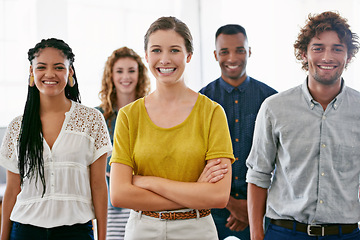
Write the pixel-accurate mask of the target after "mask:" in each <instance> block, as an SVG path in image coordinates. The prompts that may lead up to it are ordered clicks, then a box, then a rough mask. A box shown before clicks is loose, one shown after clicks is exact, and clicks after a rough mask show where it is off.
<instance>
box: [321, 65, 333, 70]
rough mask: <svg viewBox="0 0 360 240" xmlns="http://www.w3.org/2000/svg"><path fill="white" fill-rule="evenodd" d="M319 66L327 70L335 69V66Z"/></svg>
mask: <svg viewBox="0 0 360 240" xmlns="http://www.w3.org/2000/svg"><path fill="white" fill-rule="evenodd" d="M319 68H321V69H325V70H331V69H334V68H335V66H321V65H320V66H319Z"/></svg>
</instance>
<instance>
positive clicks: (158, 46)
mask: <svg viewBox="0 0 360 240" xmlns="http://www.w3.org/2000/svg"><path fill="white" fill-rule="evenodd" d="M174 47H177V48H181V46H180V45H171V46H170V48H174ZM150 48H161V45H152V46H150Z"/></svg>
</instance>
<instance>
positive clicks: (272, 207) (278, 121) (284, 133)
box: [246, 81, 360, 224]
mask: <svg viewBox="0 0 360 240" xmlns="http://www.w3.org/2000/svg"><path fill="white" fill-rule="evenodd" d="M246 163H247V166H248V168H249V170H248V172H247V182H249V183H253V184H255V185H257V186H259V187H262V188H269V193H268V199H267V209H266V216H267V217H269V218H273V219H290V220H297V221H299V222H303V223H308V224H310V223H311V224H314V223H318V224H324V223H357V222H359V221H360V202H359V185H360V184H359V182H360V93H359V92H357V91H355V90H353V89H351V88H349V87H346V86H345V84H344V82H343V87H342V91H341V92H340V93H339V94H338V95H337V96H336V97H335V98H334V99H333V101H332V102H331V103H330V104H329V105H328V106H327V108H326V110H325V111H324V110H323V108H322V106H321V105H320V104H319V103H318V102H316V101H315V100H314V99H313V98H312V96H311V95H310V93H309V90H308V88H307V81H305V82H304V83H303V84H302V85H300V86H298V87H295V88H292V89H290V90H287V91H285V92H282V93H279V94H276V95H274V96H272V97H269V98H268V99H267V100H265V102H264V103H263V104H262V106H261V108H260V111H259V113H258V116H257V120H256V125H255V132H254V141H253V146H252V149H251V152H250V155H249V157H248V159H247V162H246ZM272 173H274V174H272Z"/></svg>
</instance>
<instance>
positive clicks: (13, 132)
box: [0, 116, 22, 173]
mask: <svg viewBox="0 0 360 240" xmlns="http://www.w3.org/2000/svg"><path fill="white" fill-rule="evenodd" d="M21 121H22V117H21V116H20V117H17V118H15V119H14V120H13V121H11V123H10V124H9V126H8V127H7V129H6V132H5V136H4V139H3V141H2V144H1V148H0V165H2V166H3V167H5V168H6V169H7V170H9V171H12V172H14V173H18V172H19V170H18V166H17V163H18V159H17V152H16V149H17V145H18V144H17V143H18V140H19V133H20V128H21Z"/></svg>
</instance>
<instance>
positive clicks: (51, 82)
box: [43, 81, 57, 85]
mask: <svg viewBox="0 0 360 240" xmlns="http://www.w3.org/2000/svg"><path fill="white" fill-rule="evenodd" d="M43 83H44V84H49V85H55V84H57V82H53V81H43Z"/></svg>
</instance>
